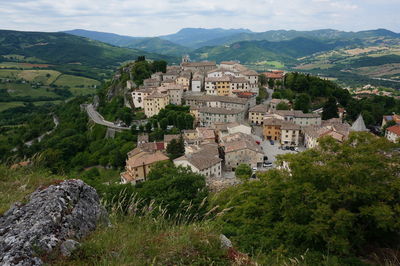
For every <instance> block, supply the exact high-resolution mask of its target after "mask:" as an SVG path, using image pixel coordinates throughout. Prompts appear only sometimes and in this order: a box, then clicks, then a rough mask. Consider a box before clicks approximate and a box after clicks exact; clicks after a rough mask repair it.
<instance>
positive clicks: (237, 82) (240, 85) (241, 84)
mask: <svg viewBox="0 0 400 266" xmlns="http://www.w3.org/2000/svg"><path fill="white" fill-rule="evenodd" d="M249 90H250V82H249V81H248V80H247V79H245V78H236V77H235V78H232V80H231V92H243V91H249Z"/></svg>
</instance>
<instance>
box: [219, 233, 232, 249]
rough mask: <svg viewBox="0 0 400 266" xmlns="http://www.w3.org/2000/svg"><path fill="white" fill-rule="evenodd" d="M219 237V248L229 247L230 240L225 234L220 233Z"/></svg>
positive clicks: (230, 245) (230, 244)
mask: <svg viewBox="0 0 400 266" xmlns="http://www.w3.org/2000/svg"><path fill="white" fill-rule="evenodd" d="M219 239H220V240H221V248H231V247H233V246H232V242H231V241H230V240H229V238H227V237H226V236H225V235H223V234H221V235H220V236H219Z"/></svg>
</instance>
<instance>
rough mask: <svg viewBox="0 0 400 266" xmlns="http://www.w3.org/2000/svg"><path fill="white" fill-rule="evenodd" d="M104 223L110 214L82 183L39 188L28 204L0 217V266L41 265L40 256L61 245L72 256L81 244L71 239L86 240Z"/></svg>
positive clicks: (76, 181) (66, 183) (13, 208)
mask: <svg viewBox="0 0 400 266" xmlns="http://www.w3.org/2000/svg"><path fill="white" fill-rule="evenodd" d="M103 222H104V223H108V215H107V212H106V211H105V209H104V208H103V207H102V206H101V205H100V202H99V197H98V195H97V193H96V190H95V189H94V188H92V187H90V186H88V185H86V184H85V183H84V182H83V181H81V180H68V181H63V182H60V183H58V184H55V185H51V186H49V187H47V188H42V189H37V190H36V191H35V192H33V193H32V194H31V195H30V197H29V202H28V203H26V204H24V205H22V204H15V205H14V206H13V207H12V208H11V209H10V210H8V211H7V212H6V213H5V214H4V215H3V216H1V217H0V254H1V256H0V265H42V264H43V262H42V261H41V259H40V258H39V257H40V255H43V254H45V253H49V252H51V251H52V250H54V249H55V248H59V247H60V246H62V248H63V249H65V250H68V252H65V253H66V254H69V253H70V251H71V247H72V246H74V247H76V246H78V245H79V243H78V242H75V241H73V242H72V241H71V239H75V240H79V239H81V238H82V237H85V236H86V235H88V234H89V233H90V232H91V231H93V230H94V229H96V226H97V225H98V224H99V223H103ZM64 242H66V243H64ZM71 243H73V245H72V244H71ZM72 248H73V247H72Z"/></svg>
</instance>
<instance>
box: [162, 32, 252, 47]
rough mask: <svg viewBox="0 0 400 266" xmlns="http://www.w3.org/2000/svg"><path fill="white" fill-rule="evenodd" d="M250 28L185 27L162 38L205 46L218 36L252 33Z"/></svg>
mask: <svg viewBox="0 0 400 266" xmlns="http://www.w3.org/2000/svg"><path fill="white" fill-rule="evenodd" d="M251 32H252V31H250V30H248V29H221V28H215V29H203V28H184V29H181V30H180V31H178V32H177V33H174V34H170V35H164V36H160V38H161V39H164V40H168V41H171V42H173V43H176V44H180V45H182V46H187V47H190V48H199V47H203V46H205V45H206V44H205V43H206V42H208V41H211V40H213V39H217V38H224V37H229V36H234V35H236V34H240V33H251Z"/></svg>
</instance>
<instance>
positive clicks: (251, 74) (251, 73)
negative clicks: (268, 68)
mask: <svg viewBox="0 0 400 266" xmlns="http://www.w3.org/2000/svg"><path fill="white" fill-rule="evenodd" d="M241 74H242V75H245V76H258V73H257V72H256V71H254V70H246V71H243V72H242V73H241Z"/></svg>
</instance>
